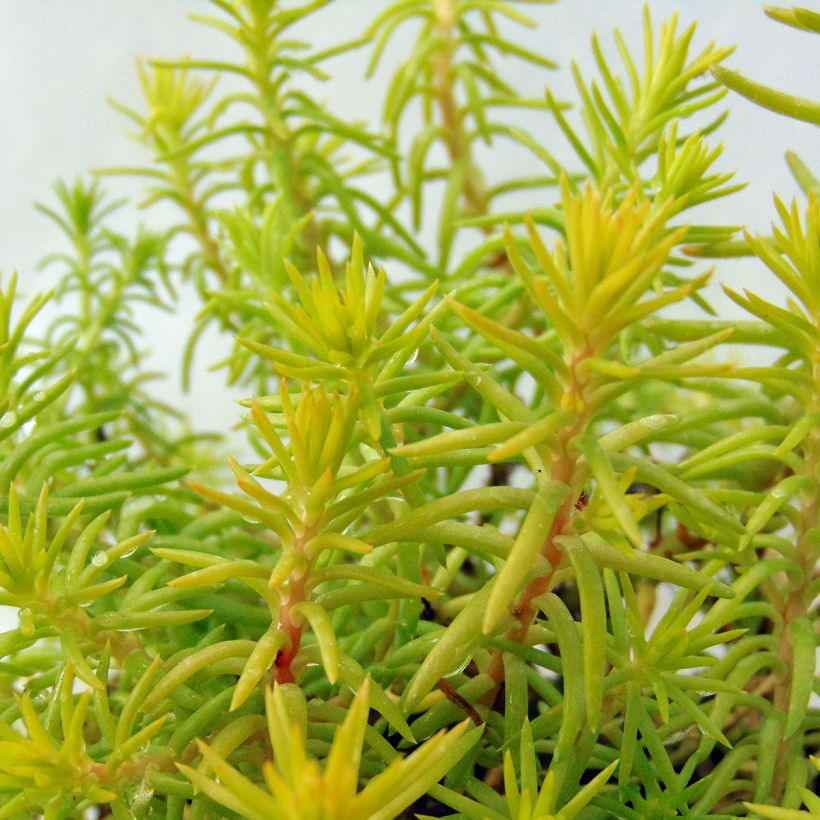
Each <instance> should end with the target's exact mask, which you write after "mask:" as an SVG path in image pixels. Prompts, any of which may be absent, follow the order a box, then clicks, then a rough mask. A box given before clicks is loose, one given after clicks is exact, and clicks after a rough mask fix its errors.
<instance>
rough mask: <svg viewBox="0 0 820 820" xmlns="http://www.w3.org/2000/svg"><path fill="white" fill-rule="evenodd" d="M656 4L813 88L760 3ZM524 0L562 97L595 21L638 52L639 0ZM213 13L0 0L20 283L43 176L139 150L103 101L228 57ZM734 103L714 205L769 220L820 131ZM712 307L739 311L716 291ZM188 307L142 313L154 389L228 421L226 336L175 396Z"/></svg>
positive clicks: (396, 52)
mask: <svg viewBox="0 0 820 820" xmlns="http://www.w3.org/2000/svg"><path fill="white" fill-rule="evenodd" d="M386 6H387V4H386V2H383V0H377V1H375V2H374V0H370V1H369V2H368V0H337V2H336V3H335V4H334V5H333V6H332V7H331V8H330V9H328V10H326V11H324V12H322V13H321V14H320V15H318V16H316V17H315V18H314V19H315V20H316V24H315V27H314V28H312V29H310V30H308V31H302V32H301V36H302V37H303V38H304V39H311V40H313V41H314V42H315V43H316V44H317V45H320V46H321V45H325V44H328V43H330V42H334V41H336V40H337V39H339V38H346V37H355V36H356V35H357V34H359V33H360V32H361V30H362V28H363V26H364V25H365V24H366V22H367V21H369V20H371V19H372V18H373V17H374V16H375V15H376V14H377V13H378V12H379V11H380V10H382V9H384V8H386ZM649 6H650V9H651V11H652V14H653V18H654V20H655V22H656V23H657V22H660V20H662V19H664V18H666V17H668V16H669V15H670V14H671V13H672V12H673V11H674V10H675V8H676V7H681V11H682V15H681V22H682V23H683V24H688V23H689V22H691V21H693V20H698V21H699V28H698V32H697V34H696V38H695V44H696V47H697V48H698V50H699V49H700V48H701V47H702V46H704V45H705V44H706V43H707V42H708V41H710V40H715V41H717V42H718V43H721V44H733V43H737V44H739V47H738V50H737V52H736V53H735V54H734V55H733V56H732V57H730V58H729V60H728V61H727V65H729V66H731V67H733V68H739V69H741V70H742V71H743V72H744V73H746V74H748V75H749V76H752V77H754V78H755V79H758V80H761V81H766V82H768V83H770V84H775V85H777V86H778V87H780V88H782V89H784V90H788V91H790V92H792V93H797V94H803V95H805V96H813V97H820V88H818V82H817V79H818V77H820V40H818V39H817V38H816V37H813V36H812V35H810V34H806V33H801V32H797V31H794V30H792V29H789V28H787V27H785V26H782V25H778V24H776V23H774V22H773V21H771V20H769V19H768V18H767V17H766V16H765V15H764V14H763V11H762V5H761V4H759V3H757V2H751V1H750V0H685V2H684V0H680V2H678V3H673V2H669V1H668V0H651V2H650V3H649ZM524 8H525V10H526V11H528V13H530V14H531V15H533V16H534V17H536V18H537V19H538V20H539V22H540V24H541V25H540V27H539V28H538V29H537V30H534V31H530V30H526V29H516V31H517V32H518V33H517V34H516V36H517V37H518V38H520V42H521V43H522V44H523V45H526V46H527V47H529V48H530V49H535V50H539V51H541V52H542V53H544V54H546V55H548V56H550V57H553V58H555V59H556V60H558V61H559V62H560V64H561V68H560V69H559V71H558V72H553V73H552V74H551V75H548V76H549V81H550V83H551V87H552V88H553V89H554V91H555V92H556V94H557V96H558V97H559V98H563V99H573V94H572V86H571V83H570V81H569V71H568V66H569V63H570V61H571V60H572V59H576V60H577V61H578V62H579V64H580V65H581V67H582V69H586V72H585V73H586V75H587V76H588V77H590V76H593V74H592V67H591V64H592V61H591V56H590V48H589V38H590V35H591V33H592V31H593V30H596V31H597V32H598V33H599V36H600V38H601V41H602V43H603V44H604V45H605V46H606V47H607V48H609V47H610V46H611V39H610V37H609V32H610V30H611V29H612V27H613V26H618V27H619V28H620V29H621V30H622V32H623V34H624V36H625V38H626V40H627V42H628V43H629V44H630V46H631V48H632V49H633V53H635V54H637V55H640V43H641V25H642V22H641V12H642V3H640V2H637V0H564V1H563V2H560V3H558V4H556V5H554V6H543V7H538V6H530V7H526V6H525V7H524ZM210 10H211V7H210V6H209V4H208V3H207V2H206V1H205V0H29V2H24V0H0V21H2V22H0V146H2V151H0V271H3V272H4V273H6V272H9V271H11V270H13V269H17V270H18V271H19V272H20V275H21V279H22V281H23V285H24V287H23V289H24V292H26V293H28V294H31V293H33V292H35V291H37V290H41V289H44V288H46V287H48V286H49V284H50V277H49V275H48V274H47V273H44V274H35V272H34V267H35V264H36V262H37V261H38V260H39V259H40V258H41V257H42V256H43V255H44V254H46V253H48V252H51V251H54V250H59V249H62V244H61V241H62V240H61V238H60V236H59V234H58V232H57V230H56V229H55V228H54V227H53V226H52V225H51V224H50V223H48V222H47V221H46V220H45V218H44V217H42V216H41V215H39V214H38V213H37V212H35V211H34V209H33V208H32V202H34V201H44V202H51V201H52V200H51V196H52V195H51V191H50V185H51V184H52V182H53V180H54V179H55V178H56V177H62V178H65V179H68V180H71V179H73V178H74V177H75V176H77V175H79V174H84V173H86V172H87V171H88V170H89V169H90V168H94V167H100V166H106V165H122V164H129V163H133V164H136V163H138V162H141V161H143V160H144V159H145V155H144V154H143V153H142V151H141V149H140V147H139V146H137V145H136V144H135V143H134V142H131V141H129V140H128V139H127V137H126V136H125V134H126V132H127V130H128V127H129V124H128V123H126V122H125V120H124V119H123V118H122V117H121V116H120V115H119V114H117V113H116V112H115V111H114V110H113V109H111V108H110V107H109V106H108V105H107V104H106V102H105V97H106V96H111V97H115V98H117V99H119V100H122V101H125V102H128V103H129V104H132V105H135V106H137V107H138V108H139V107H140V100H139V89H138V83H137V79H136V72H135V61H136V59H137V58H138V57H140V56H143V57H152V56H158V57H174V56H179V55H182V54H185V53H188V54H191V55H194V56H209V57H212V56H222V55H225V54H228V55H230V54H232V52H231V51H230V50H228V48H227V46H226V43H225V38H224V37H223V36H222V35H219V34H217V33H215V32H213V31H211V30H208V29H206V28H204V27H202V26H200V25H197V24H195V23H192V22H190V21H188V20H186V12H197V11H198V12H205V13H207V12H209V11H210ZM407 35H408V36H409V29H408V30H407ZM410 45H411V43H410V42H408V41H407V40H405V41H404V42H402V41H401V40H400V39H396V40H394V41H393V47H392V48H393V52H392V54H390V55H388V60H387V62H388V64H389V63H390V61H391V59H392V60H393V61H395V60H396V59H398V58H399V57H400V56H401V53H402V49H403V48H409V47H410ZM364 56H365V55H364V54H362V59H364ZM328 67H329V68H330V69H332V70H334V71H337V70H338V71H339V75H338V76H337V77H336V78H335V79H334V81H333V83H331V84H329V85H328V87H327V88H326V90H321V91H320V96H321V97H325V98H327V99H328V100H329V102H330V105H331V107H332V108H334V109H335V110H336V111H337V112H339V113H340V114H342V115H346V116H349V117H355V118H356V119H360V118H364V119H367V120H369V121H370V122H372V123H377V122H378V120H379V113H380V105H381V100H382V94H383V88H384V85H383V83H384V81H385V78H386V77H387V71H383V72H382V73H381V74H380V75H378V76H377V78H376V79H375V80H371V81H370V83H369V84H366V83H365V82H364V81H363V79H362V77H361V73H362V72H361V63H359V64H358V65H357V64H355V61H349V60H345V61H335V62H333V63H331V64H329V65H328ZM386 68H387V66H386ZM503 70H504V72H505V76H506V77H510V76H512V77H513V78H515V72H516V71H520V72H521V75H520V77H518V78H517V79H518V80H519V82H518V87H521V88H525V89H526V90H527V93H529V94H531V95H532V96H537V95H539V94H540V93H541V91H542V90H543V79H542V78H543V77H545V76H547V75H543V74H540V75H538V80H537V81H538V82H539V83H542V85H539V86H538V87H535V88H527V83H528V81H531V79H530V78H532V77H533V76H535V75H534V74H533V72H532V71H531V70H530V69H528V68H526V67H522V66H521V64H520V63H518V62H516V61H508V62H506V63H504V65H503ZM513 82H514V84H515V80H514V81H513ZM728 104H729V105H730V107H731V111H732V113H731V116H730V119H729V121H728V123H727V124H726V125H725V126H724V127H723V130H722V132H721V134H720V138H721V139H722V140H723V142H724V143H725V154H724V157H723V158H722V160H721V167H723V168H726V169H731V168H734V169H737V172H738V173H737V177H736V178H737V179H738V180H740V181H749V182H750V184H749V186H748V188H746V189H745V190H744V191H743V192H741V193H740V194H736V195H735V196H734V197H733V198H732V199H731V200H727V201H725V202H723V203H721V204H720V205H719V206H718V207H717V208H716V209H714V210H713V211H711V213H710V215H711V216H712V217H713V218H714V219H715V221H721V222H724V223H734V224H746V225H749V226H751V227H753V228H755V229H759V230H766V228H767V226H768V223H769V221H770V219H771V214H772V207H771V192H772V191H777V192H778V193H779V194H780V195H781V196H785V197H791V196H793V195H794V194H795V193H796V186H795V184H794V183H793V181H792V179H791V176H790V175H789V172H788V170H787V168H786V166H785V163H784V161H783V159H782V157H783V153H784V151H785V149H786V148H793V149H795V150H797V151H798V153H799V154H801V156H802V157H803V158H804V160H806V161H807V162H808V164H809V165H810V167H812V168H814V169H815V171H817V170H818V169H820V161H818V159H819V158H820V151H818V148H820V130H818V129H817V128H815V127H813V126H810V125H807V124H802V123H795V122H793V121H790V120H786V119H784V118H781V117H778V116H776V115H774V114H771V113H769V112H765V111H763V110H761V109H758V108H756V107H755V106H753V105H751V104H750V103H748V102H746V101H745V100H743V99H741V98H739V97H737V96H734V95H732V96H731V97H730V98H729V99H728ZM532 130H533V132H534V133H535V134H536V136H538V137H539V138H543V139H544V140H545V141H546V144H547V145H548V147H549V148H550V150H554V151H555V152H556V153H557V154H558V155H559V156H565V155H566V153H565V152H564V153H562V151H563V149H562V148H561V145H560V144H561V143H562V138H561V136H560V135H559V133H558V131H557V129H556V128H555V127H554V126H552V125H550V124H549V123H548V121H547V120H546V118H544V119H540V120H534V121H533V126H532ZM502 161H503V160H502ZM108 185H109V187H110V188H112V189H113V190H114V191H115V192H119V191H123V192H128V191H132V190H133V188H131V187H129V185H128V184H127V183H125V182H119V181H117V180H111V181H110V182H109V183H108ZM374 193H376V195H377V196H378V192H377V191H376V192H374ZM131 218H132V217H131V216H130V215H129V216H128V217H127V219H131ZM148 218H149V220H150V215H148ZM121 219H126V216H125V215H123V217H121ZM716 278H717V279H718V280H722V281H725V282H727V283H730V284H732V286H734V287H738V286H749V287H753V288H755V289H756V290H758V291H759V292H761V293H763V294H765V295H767V296H769V298H772V297H774V298H776V299H777V300H778V301H779V300H781V299H782V296H780V294H779V293H778V285H777V283H776V282H773V279H774V277H772V276H771V275H769V274H768V273H767V272H766V271H765V269H762V268H761V267H760V266H759V265H756V264H755V263H753V262H751V261H743V262H741V263H734V264H723V265H721V266H720V267H719V269H718V272H717V277H716ZM716 303H717V304H718V305H720V306H721V309H725V310H727V311H731V312H734V311H735V309H734V306H733V305H731V303H729V302H728V301H727V300H725V299H722V297H721V296H720V295H719V294H718V296H717V297H716ZM195 310H196V305H195V304H194V303H192V302H191V301H190V300H188V301H187V302H183V304H182V305H181V309H180V314H181V317H180V319H179V320H173V321H169V320H168V318H167V317H166V316H163V315H159V316H156V315H152V314H146V315H145V316H144V317H142V318H143V322H144V328H145V335H146V345H147V346H148V347H151V348H152V349H153V351H154V361H153V362H152V364H153V365H155V366H158V367H159V368H161V369H164V370H166V371H168V372H169V373H171V374H173V375H172V376H171V377H170V378H169V379H168V380H167V382H166V383H165V384H163V385H162V386H161V388H160V389H161V390H162V393H163V398H164V399H166V400H167V401H170V402H172V403H176V404H181V405H183V406H184V407H185V408H186V409H187V410H188V412H189V413H190V415H191V416H192V418H193V420H194V423H195V426H197V427H199V428H209V429H216V428H223V429H224V427H225V426H227V425H229V424H230V423H231V421H232V420H233V419H234V418H235V414H236V405H235V404H234V403H233V402H234V400H235V399H238V398H240V397H241V396H240V395H236V394H235V393H234V392H233V391H230V390H228V389H226V388H225V387H224V386H223V380H222V377H221V375H219V374H208V373H206V372H204V368H205V366H206V365H207V364H208V363H209V360H211V361H213V360H215V359H216V358H218V356H219V354H220V353H221V351H222V350H224V342H223V343H222V345H221V346H220V344H219V343H218V342H216V343H213V342H212V343H211V344H210V346H208V347H207V348H206V349H204V351H203V355H201V356H200V357H199V359H198V372H197V376H196V378H195V380H194V387H193V391H192V393H191V394H190V395H187V396H183V395H182V393H181V390H180V388H179V382H178V378H177V377H176V375H175V374H176V373H177V370H178V361H179V354H180V350H181V347H182V344H183V342H184V339H185V337H186V336H187V332H188V329H189V327H190V321H191V318H192V316H193V314H194V312H195ZM240 392H241V391H240Z"/></svg>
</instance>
